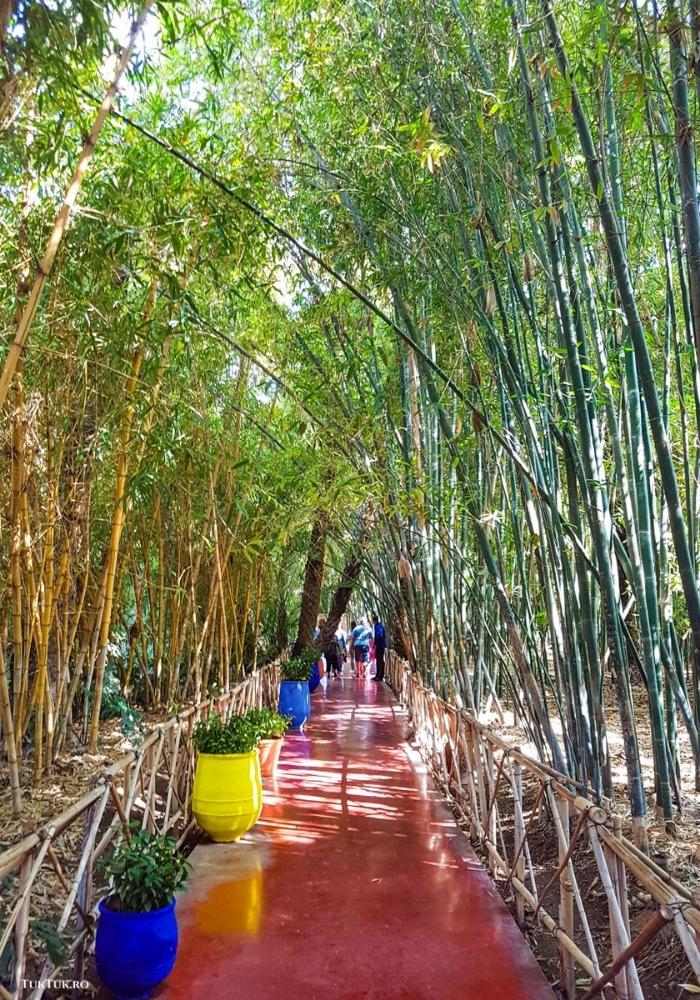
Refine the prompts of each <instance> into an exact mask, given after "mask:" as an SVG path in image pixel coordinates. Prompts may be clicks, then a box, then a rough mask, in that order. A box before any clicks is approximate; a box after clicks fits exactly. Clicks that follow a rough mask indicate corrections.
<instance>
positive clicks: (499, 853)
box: [387, 654, 700, 1000]
mask: <svg viewBox="0 0 700 1000" xmlns="http://www.w3.org/2000/svg"><path fill="white" fill-rule="evenodd" d="M387 676H388V679H389V681H390V683H391V685H392V687H393V689H394V691H395V692H396V694H397V696H398V698H399V699H400V701H401V702H402V703H403V705H404V706H405V707H406V709H407V712H408V715H409V719H410V722H411V725H412V729H413V731H414V735H415V739H416V741H417V744H418V747H419V750H420V752H421V755H422V757H423V759H424V760H425V762H426V764H427V765H428V767H429V768H430V770H431V772H432V774H433V776H434V778H435V781H436V782H437V785H438V787H439V788H440V790H441V791H442V793H443V795H444V796H445V798H446V799H447V800H448V802H449V804H450V805H451V807H452V808H453V810H454V811H455V813H456V814H457V816H458V817H460V818H461V819H462V821H463V822H464V824H465V826H466V827H467V828H468V831H469V834H470V837H471V839H472V841H473V842H478V844H479V845H480V847H481V850H482V853H483V855H484V857H485V860H486V862H487V864H488V867H489V871H490V873H491V875H492V877H493V878H494V879H496V880H501V881H503V880H505V887H506V888H507V889H508V890H510V891H512V895H513V899H514V905H515V914H516V918H517V920H518V922H519V923H520V924H521V926H523V927H527V926H529V925H531V924H532V923H534V922H536V921H539V923H540V924H542V925H543V926H544V927H545V928H546V929H547V930H548V931H549V932H550V934H551V935H552V936H553V937H554V938H555V939H556V942H557V946H558V952H559V985H560V988H561V991H562V993H563V995H564V996H565V997H566V998H567V1000H574V998H581V1000H592V998H593V997H595V996H604V997H608V996H611V997H618V998H620V1000H646V998H647V997H648V996H649V995H650V994H649V992H646V993H645V989H647V990H649V991H651V990H652V989H653V988H654V986H653V983H654V980H655V974H654V968H655V967H654V963H653V961H652V956H653V953H654V952H655V951H657V952H658V949H659V948H661V949H662V951H663V960H664V961H666V962H668V961H669V959H670V960H671V961H673V962H674V972H673V975H674V981H675V982H677V983H679V984H680V983H690V984H693V983H696V982H700V952H699V951H698V934H700V909H698V907H697V906H696V905H695V902H694V898H693V894H692V892H691V890H689V889H688V887H687V886H684V885H682V884H681V883H680V882H678V881H677V880H676V879H674V878H673V877H672V876H671V875H670V874H669V873H668V872H667V871H665V870H664V869H663V868H661V867H660V866H659V865H657V864H655V863H654V861H653V860H651V859H650V858H648V857H647V856H646V855H645V854H644V853H643V852H642V851H640V850H639V849H638V848H637V847H636V846H635V845H634V844H633V843H632V842H631V841H630V840H628V839H627V838H626V837H625V836H624V835H623V833H622V818H621V817H620V816H619V815H617V814H616V813H614V812H611V811H610V810H608V809H605V808H602V807H601V806H598V805H596V804H595V803H593V802H591V801H589V800H588V799H586V798H585V797H583V796H582V795H581V794H579V792H578V791H577V789H576V786H575V783H572V782H571V781H569V779H567V778H566V776H564V775H561V774H559V773H558V772H556V771H554V770H552V769H551V768H549V767H547V766H546V765H544V764H542V763H540V762H538V761H535V760H533V759H532V758H530V757H528V756H527V755H526V754H524V753H522V752H521V751H520V750H519V749H518V748H517V747H515V746H513V745H511V744H509V743H508V742H506V741H505V740H503V739H501V738H500V737H499V736H497V735H496V734H495V733H493V732H491V731H490V730H489V728H488V727H487V726H484V725H483V724H481V723H480V722H478V721H477V720H476V719H475V718H474V717H473V716H471V715H470V714H469V713H467V712H464V711H460V710H458V709H456V708H455V707H454V706H452V705H449V704H448V703H447V702H445V701H443V700H442V699H440V698H439V697H437V695H436V694H435V692H433V691H432V690H430V689H429V688H427V687H425V686H424V685H423V684H422V682H421V680H420V677H419V676H418V675H417V674H415V673H413V672H412V671H411V669H410V666H409V665H408V664H407V663H406V662H405V661H403V660H400V659H399V658H398V657H397V656H396V655H394V654H389V658H388V663H387ZM645 962H646V963H648V964H649V968H646V967H645ZM582 980H584V981H586V982H585V985H584V986H583V987H582V986H581V981H582ZM647 983H648V985H647ZM657 985H665V986H666V987H669V986H670V985H671V984H670V983H668V982H666V983H665V984H658V981H657ZM613 989H614V992H613ZM666 995H668V993H666Z"/></svg>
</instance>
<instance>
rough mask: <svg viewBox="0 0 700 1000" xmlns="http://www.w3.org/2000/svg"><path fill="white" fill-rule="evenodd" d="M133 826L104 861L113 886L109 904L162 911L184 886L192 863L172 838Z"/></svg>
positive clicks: (120, 908) (132, 910) (114, 907)
mask: <svg viewBox="0 0 700 1000" xmlns="http://www.w3.org/2000/svg"><path fill="white" fill-rule="evenodd" d="M132 829H133V832H132V834H131V838H130V840H128V841H127V840H125V841H124V842H123V843H122V844H120V846H119V847H118V848H117V850H116V851H115V852H114V854H113V855H112V857H111V858H110V859H108V860H107V861H106V862H105V864H104V867H105V872H106V874H107V877H108V878H109V879H110V881H111V886H112V892H111V894H110V896H109V897H108V904H107V905H108V906H109V907H110V909H112V910H117V911H118V912H120V913H146V912H149V911H150V910H159V909H161V908H162V907H163V906H167V904H168V903H169V902H170V900H171V899H172V898H173V896H174V894H175V893H176V892H177V891H178V890H179V889H182V888H183V886H184V885H185V883H186V882H187V879H188V877H189V874H190V871H191V867H192V866H191V865H190V863H189V861H188V860H187V859H186V858H185V856H184V855H183V854H182V853H181V852H180V851H179V850H178V848H177V844H176V842H175V840H174V839H173V838H172V837H165V836H163V835H162V834H156V833H151V832H150V831H149V830H139V829H138V828H137V826H136V825H133V826H132Z"/></svg>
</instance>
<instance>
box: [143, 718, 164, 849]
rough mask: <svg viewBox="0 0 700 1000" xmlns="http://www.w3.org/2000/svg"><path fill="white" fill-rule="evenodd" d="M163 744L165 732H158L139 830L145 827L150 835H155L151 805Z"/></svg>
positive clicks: (154, 820) (153, 812) (153, 813)
mask: <svg viewBox="0 0 700 1000" xmlns="http://www.w3.org/2000/svg"><path fill="white" fill-rule="evenodd" d="M164 743H165V732H164V730H162V729H161V730H160V737H159V739H158V743H157V745H156V747H155V749H154V750H153V752H152V759H151V777H150V780H149V782H148V792H147V793H146V809H145V811H144V814H143V820H142V823H141V829H142V830H145V829H146V827H148V829H149V830H150V832H151V833H155V829H156V816H155V811H154V808H153V803H154V801H155V792H156V779H157V777H158V765H159V763H160V758H161V755H162V753H163V746H164Z"/></svg>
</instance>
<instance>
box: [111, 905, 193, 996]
mask: <svg viewBox="0 0 700 1000" xmlns="http://www.w3.org/2000/svg"><path fill="white" fill-rule="evenodd" d="M99 912H100V919H99V921H98V924H97V936H96V938H95V961H96V964H97V972H98V973H99V976H100V979H101V980H102V982H103V983H104V984H105V986H107V987H108V988H109V989H110V990H111V991H112V993H114V995H115V996H116V997H118V998H119V1000H122V998H123V1000H145V998H146V997H150V995H151V994H152V992H153V990H154V989H155V988H156V986H157V985H158V984H159V983H161V982H162V981H163V980H164V979H165V977H166V976H168V975H169V974H170V973H171V972H172V968H173V966H174V965H175V953H176V952H177V921H176V919H175V900H174V899H173V900H172V902H170V903H169V904H168V905H167V906H164V907H163V908H162V909H161V910H151V911H150V912H148V913H117V912H116V911H115V910H110V909H109V907H108V906H105V902H104V900H102V901H101V902H100V905H99Z"/></svg>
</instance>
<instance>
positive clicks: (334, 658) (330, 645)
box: [323, 635, 343, 678]
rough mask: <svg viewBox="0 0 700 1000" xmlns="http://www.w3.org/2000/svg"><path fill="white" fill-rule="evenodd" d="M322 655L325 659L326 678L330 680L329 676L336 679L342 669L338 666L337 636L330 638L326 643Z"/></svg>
mask: <svg viewBox="0 0 700 1000" xmlns="http://www.w3.org/2000/svg"><path fill="white" fill-rule="evenodd" d="M323 655H324V656H325V658H326V672H327V674H328V677H329V678H330V677H331V675H332V676H334V677H337V676H338V674H339V673H340V672H341V670H342V669H343V668H342V666H341V664H340V643H339V642H338V636H337V635H332V636H331V637H330V639H329V640H328V642H327V643H326V648H325V649H324V650H323Z"/></svg>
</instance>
